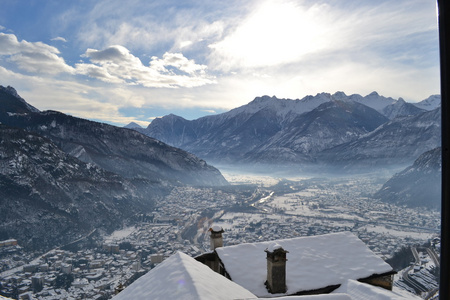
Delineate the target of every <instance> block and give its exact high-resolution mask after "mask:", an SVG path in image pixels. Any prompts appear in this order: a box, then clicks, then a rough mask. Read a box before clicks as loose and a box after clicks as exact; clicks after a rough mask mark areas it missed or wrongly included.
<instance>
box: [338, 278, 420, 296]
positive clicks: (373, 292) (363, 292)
mask: <svg viewBox="0 0 450 300" xmlns="http://www.w3.org/2000/svg"><path fill="white" fill-rule="evenodd" d="M334 293H345V294H347V295H349V296H350V297H351V298H352V300H406V299H411V300H414V299H417V300H419V299H422V298H420V297H417V296H415V295H413V294H411V293H407V292H406V293H404V294H399V293H395V292H392V291H388V290H385V289H382V288H379V287H375V286H372V285H369V284H365V283H361V282H358V281H356V280H348V281H346V282H345V283H344V284H342V285H341V286H340V287H339V288H337V289H336V290H335V291H333V293H332V294H334Z"/></svg>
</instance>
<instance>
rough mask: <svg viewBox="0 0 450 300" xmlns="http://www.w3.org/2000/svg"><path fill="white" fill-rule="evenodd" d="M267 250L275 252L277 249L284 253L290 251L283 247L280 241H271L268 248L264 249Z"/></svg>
mask: <svg viewBox="0 0 450 300" xmlns="http://www.w3.org/2000/svg"><path fill="white" fill-rule="evenodd" d="M264 251H265V252H269V253H273V252H275V251H281V252H284V253H289V251H286V250H284V249H283V247H282V246H281V245H280V244H278V243H270V245H269V247H267V249H266V250H264Z"/></svg>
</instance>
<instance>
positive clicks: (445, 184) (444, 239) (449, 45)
mask: <svg viewBox="0 0 450 300" xmlns="http://www.w3.org/2000/svg"><path fill="white" fill-rule="evenodd" d="M449 5H450V1H448V0H438V14H439V16H438V22H439V51H440V64H441V99H442V100H441V109H442V114H441V120H442V212H441V216H442V217H441V275H440V280H441V282H440V291H439V295H440V299H450V280H449V254H450V245H449V242H450V241H449V233H450V227H449V225H450V201H449V197H450V194H449V192H450V191H449V188H450V173H449V167H450V161H449V150H450V145H449V142H450V138H449V133H450V128H449V123H450V120H449V105H450V103H449V101H450V81H449V79H450V77H449V76H450V67H449V63H450V52H449V51H450V41H449V38H448V36H449V35H450V6H449Z"/></svg>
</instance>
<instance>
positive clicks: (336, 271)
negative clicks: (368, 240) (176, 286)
mask: <svg viewBox="0 0 450 300" xmlns="http://www.w3.org/2000/svg"><path fill="white" fill-rule="evenodd" d="M220 230H221V229H220ZM220 230H219V228H212V230H211V231H212V234H211V238H212V239H221V238H222V236H221V234H217V232H218V231H220ZM215 244H221V242H213V241H211V245H215ZM196 259H197V260H198V261H200V262H202V263H204V264H206V265H208V266H209V267H210V268H211V269H212V270H214V271H216V272H218V273H220V274H222V275H224V276H225V277H227V278H229V279H231V280H232V281H233V282H235V283H237V284H239V285H241V286H242V287H244V288H246V289H247V290H249V291H250V292H252V293H253V294H255V295H256V296H258V297H271V296H283V295H285V296H288V295H312V294H325V293H330V292H332V291H333V290H335V289H336V288H338V287H340V286H341V285H342V284H343V283H345V282H347V280H358V281H361V282H365V283H369V284H372V285H375V286H381V287H383V288H385V289H387V290H392V281H393V278H392V276H393V275H394V274H395V272H394V271H393V269H392V267H391V266H390V265H389V264H387V263H386V262H384V260H383V259H381V258H380V257H378V256H377V255H375V254H374V253H373V252H372V251H371V250H370V249H369V248H368V247H367V246H366V245H365V244H364V243H363V242H362V241H361V240H360V239H358V238H357V237H356V236H355V235H353V234H352V233H350V232H340V233H331V234H325V235H319V236H308V237H299V238H292V239H281V240H275V241H267V242H259V243H246V244H239V245H234V246H227V247H217V248H215V249H214V250H213V251H212V252H208V253H205V254H203V255H200V256H199V257H196Z"/></svg>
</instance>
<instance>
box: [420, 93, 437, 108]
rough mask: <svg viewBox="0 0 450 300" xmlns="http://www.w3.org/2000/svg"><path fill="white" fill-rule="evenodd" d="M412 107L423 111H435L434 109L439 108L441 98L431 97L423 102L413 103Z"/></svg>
mask: <svg viewBox="0 0 450 300" xmlns="http://www.w3.org/2000/svg"><path fill="white" fill-rule="evenodd" d="M414 105H415V106H417V107H418V108H421V109H425V110H435V109H436V108H438V107H441V96H440V95H432V96H430V97H428V98H427V99H425V100H422V101H420V102H418V103H414Z"/></svg>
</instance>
